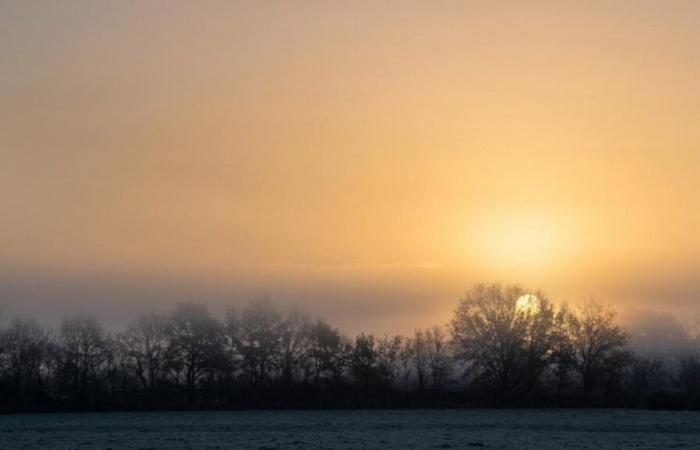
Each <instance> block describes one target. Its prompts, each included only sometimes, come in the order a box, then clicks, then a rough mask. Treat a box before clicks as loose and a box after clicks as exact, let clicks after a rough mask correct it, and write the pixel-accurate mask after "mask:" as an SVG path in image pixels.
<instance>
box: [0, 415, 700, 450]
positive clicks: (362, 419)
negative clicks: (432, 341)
mask: <svg viewBox="0 0 700 450" xmlns="http://www.w3.org/2000/svg"><path fill="white" fill-rule="evenodd" d="M0 448H2V449H109V448H111V449H161V448H163V449H169V450H175V449H224V448H244V449H277V448H300V449H301V448H328V449H338V448H356V449H371V448H377V449H378V448H382V449H384V448H389V449H404V448H407V449H411V448H413V449H439V448H513V449H527V448H537V449H550V448H552V449H555V448H556V449H558V448H590V449H608V448H610V449H612V448H636V449H638V448H648V449H651V448H654V449H656V448H700V413H694V412H659V411H630V410H389V411H386V410H384V411H381V410H380V411H375V410H373V411H270V412H267V411H241V412H184V413H179V412H167V413H104V414H45V415H9V416H0Z"/></svg>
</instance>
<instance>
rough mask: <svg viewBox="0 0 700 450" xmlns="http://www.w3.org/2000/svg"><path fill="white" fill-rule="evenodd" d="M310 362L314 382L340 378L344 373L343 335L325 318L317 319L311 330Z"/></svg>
mask: <svg viewBox="0 0 700 450" xmlns="http://www.w3.org/2000/svg"><path fill="white" fill-rule="evenodd" d="M309 345H310V348H309V364H308V365H307V371H308V373H309V376H307V379H309V378H310V379H311V380H312V381H314V382H318V381H320V380H323V381H326V382H327V381H330V380H339V379H340V377H341V376H342V373H343V353H344V349H343V337H342V336H341V335H340V332H339V331H338V330H337V329H336V328H334V327H332V326H331V325H329V324H328V323H327V322H325V321H323V320H317V321H316V322H315V323H314V324H313V325H312V327H311V330H310V344H309Z"/></svg>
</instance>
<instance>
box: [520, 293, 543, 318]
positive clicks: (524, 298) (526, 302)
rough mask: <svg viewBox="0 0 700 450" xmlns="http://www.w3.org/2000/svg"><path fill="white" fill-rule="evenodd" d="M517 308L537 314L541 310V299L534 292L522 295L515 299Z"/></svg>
mask: <svg viewBox="0 0 700 450" xmlns="http://www.w3.org/2000/svg"><path fill="white" fill-rule="evenodd" d="M515 308H516V309H517V310H518V312H522V313H525V314H535V313H537V311H539V310H540V300H539V299H538V298H537V297H535V296H534V295H532V294H525V295H521V296H520V297H518V299H517V300H516V301H515Z"/></svg>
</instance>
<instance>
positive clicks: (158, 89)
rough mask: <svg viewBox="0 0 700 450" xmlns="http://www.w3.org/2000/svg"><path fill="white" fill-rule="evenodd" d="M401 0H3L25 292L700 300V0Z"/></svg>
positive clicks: (3, 295) (91, 298) (16, 292)
mask: <svg viewBox="0 0 700 450" xmlns="http://www.w3.org/2000/svg"><path fill="white" fill-rule="evenodd" d="M380 3H381V4H377V2H360V1H358V2H333V1H330V2H329V1H318V2H258V1H251V2H232V1H202V2H177V1H145V2H122V1H113V2H108V1H105V2H92V1H84V2H81V1H72V2H49V1H47V2H31V4H30V2H25V1H15V2H13V1H7V0H5V1H0V61H1V63H0V207H1V209H0V215H1V217H2V233H0V278H1V279H0V281H2V282H1V283H0V286H4V287H0V302H3V303H5V304H6V308H5V309H9V310H10V311H11V312H19V313H24V312H29V313H33V314H42V313H43V312H45V311H46V310H47V308H49V307H50V308H49V309H51V308H53V309H51V311H54V312H53V313H51V314H54V315H59V313H61V312H72V311H73V310H76V309H87V310H91V311H93V312H97V313H100V312H104V313H105V315H109V314H112V313H114V314H117V315H118V314H126V315H128V314H136V313H137V312H140V311H141V310H144V309H148V308H156V307H162V306H163V305H167V304H169V303H173V302H174V301H176V300H181V299H182V298H180V297H186V296H187V297H192V296H194V297H202V300H205V301H206V300H208V299H211V301H212V302H213V303H217V302H218V303H222V302H226V301H227V300H226V299H227V298H235V299H236V300H240V298H239V297H250V296H256V295H264V294H268V295H272V296H273V297H275V298H278V299H281V300H285V301H293V302H310V303H312V304H313V305H314V307H315V308H317V309H319V310H320V311H321V312H322V313H324V314H326V315H329V316H331V317H332V318H335V319H336V322H338V323H340V324H341V325H343V326H345V327H347V328H349V329H353V330H355V329H359V328H361V327H369V328H371V331H382V330H387V331H397V330H398V331H405V330H410V329H412V328H413V327H414V326H417V325H423V324H424V325H429V324H431V323H432V322H440V321H444V320H445V319H446V318H447V317H448V316H449V314H450V311H451V309H452V308H453V306H454V304H455V302H456V300H457V299H458V298H459V296H460V295H461V294H462V292H463V291H464V290H465V289H467V288H468V287H469V286H471V285H472V284H473V283H475V282H478V281H504V282H511V281H515V282H521V283H524V284H526V285H528V286H533V287H539V288H542V289H544V290H545V291H547V292H549V293H550V295H551V296H552V297H554V298H557V299H562V300H569V301H576V300H580V299H582V298H586V297H588V296H590V295H595V296H598V297H600V298H601V299H602V300H605V301H608V302H611V303H614V304H616V305H618V306H619V307H620V308H621V309H629V308H633V309H653V310H663V311H671V312H673V313H675V314H677V315H679V316H682V317H684V318H689V317H700V277H699V275H700V233H698V230H700V208H698V204H699V202H698V200H699V198H700V194H699V192H700V177H699V176H698V174H700V148H699V147H698V142H700V127H698V124H700V84H699V83H698V80H700V58H698V55H700V32H699V31H698V26H697V24H698V23H699V21H700V3H698V2H694V1H663V2H662V1H658V2H649V1H636V2H622V1H619V2H597V1H594V2H573V1H572V2H566V1H557V2H511V1H504V2H493V1H483V2H455V1H436V2H409V1H402V2H380ZM181 285H187V286H189V288H188V289H186V290H180V289H177V288H176V286H181ZM125 286H128V289H127V288H126V287H125ZM154 286H155V287H154ZM214 291H215V292H217V294H212V292H214ZM154 292H158V293H157V294H155V293H154ZM183 292H187V295H185V294H183ZM76 297H80V299H79V300H76V299H75V298H76ZM125 297H129V298H125ZM139 298H143V299H145V300H144V301H139V300H135V299H139ZM218 303H217V304H218ZM125 305H126V306H125ZM47 314H48V313H47ZM51 314H49V315H51ZM426 322H431V323H426Z"/></svg>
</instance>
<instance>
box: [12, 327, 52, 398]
mask: <svg viewBox="0 0 700 450" xmlns="http://www.w3.org/2000/svg"><path fill="white" fill-rule="evenodd" d="M0 349H1V350H0V367H3V368H4V371H3V372H4V374H5V375H7V376H8V377H9V379H10V382H11V385H12V391H11V392H12V393H13V394H14V396H15V397H16V401H17V404H18V406H19V407H20V409H21V410H22V411H26V410H27V408H28V403H29V402H30V401H31V400H32V396H33V395H35V394H37V393H38V392H37V391H38V390H39V389H40V387H41V384H42V377H41V372H42V367H43V366H44V365H45V361H46V358H47V353H48V350H49V335H48V333H47V331H46V330H44V329H43V328H42V327H41V326H40V325H39V324H38V323H37V322H36V321H35V320H34V319H30V318H15V319H13V320H12V321H11V322H10V324H9V325H8V327H7V328H6V329H4V330H2V332H0Z"/></svg>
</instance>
